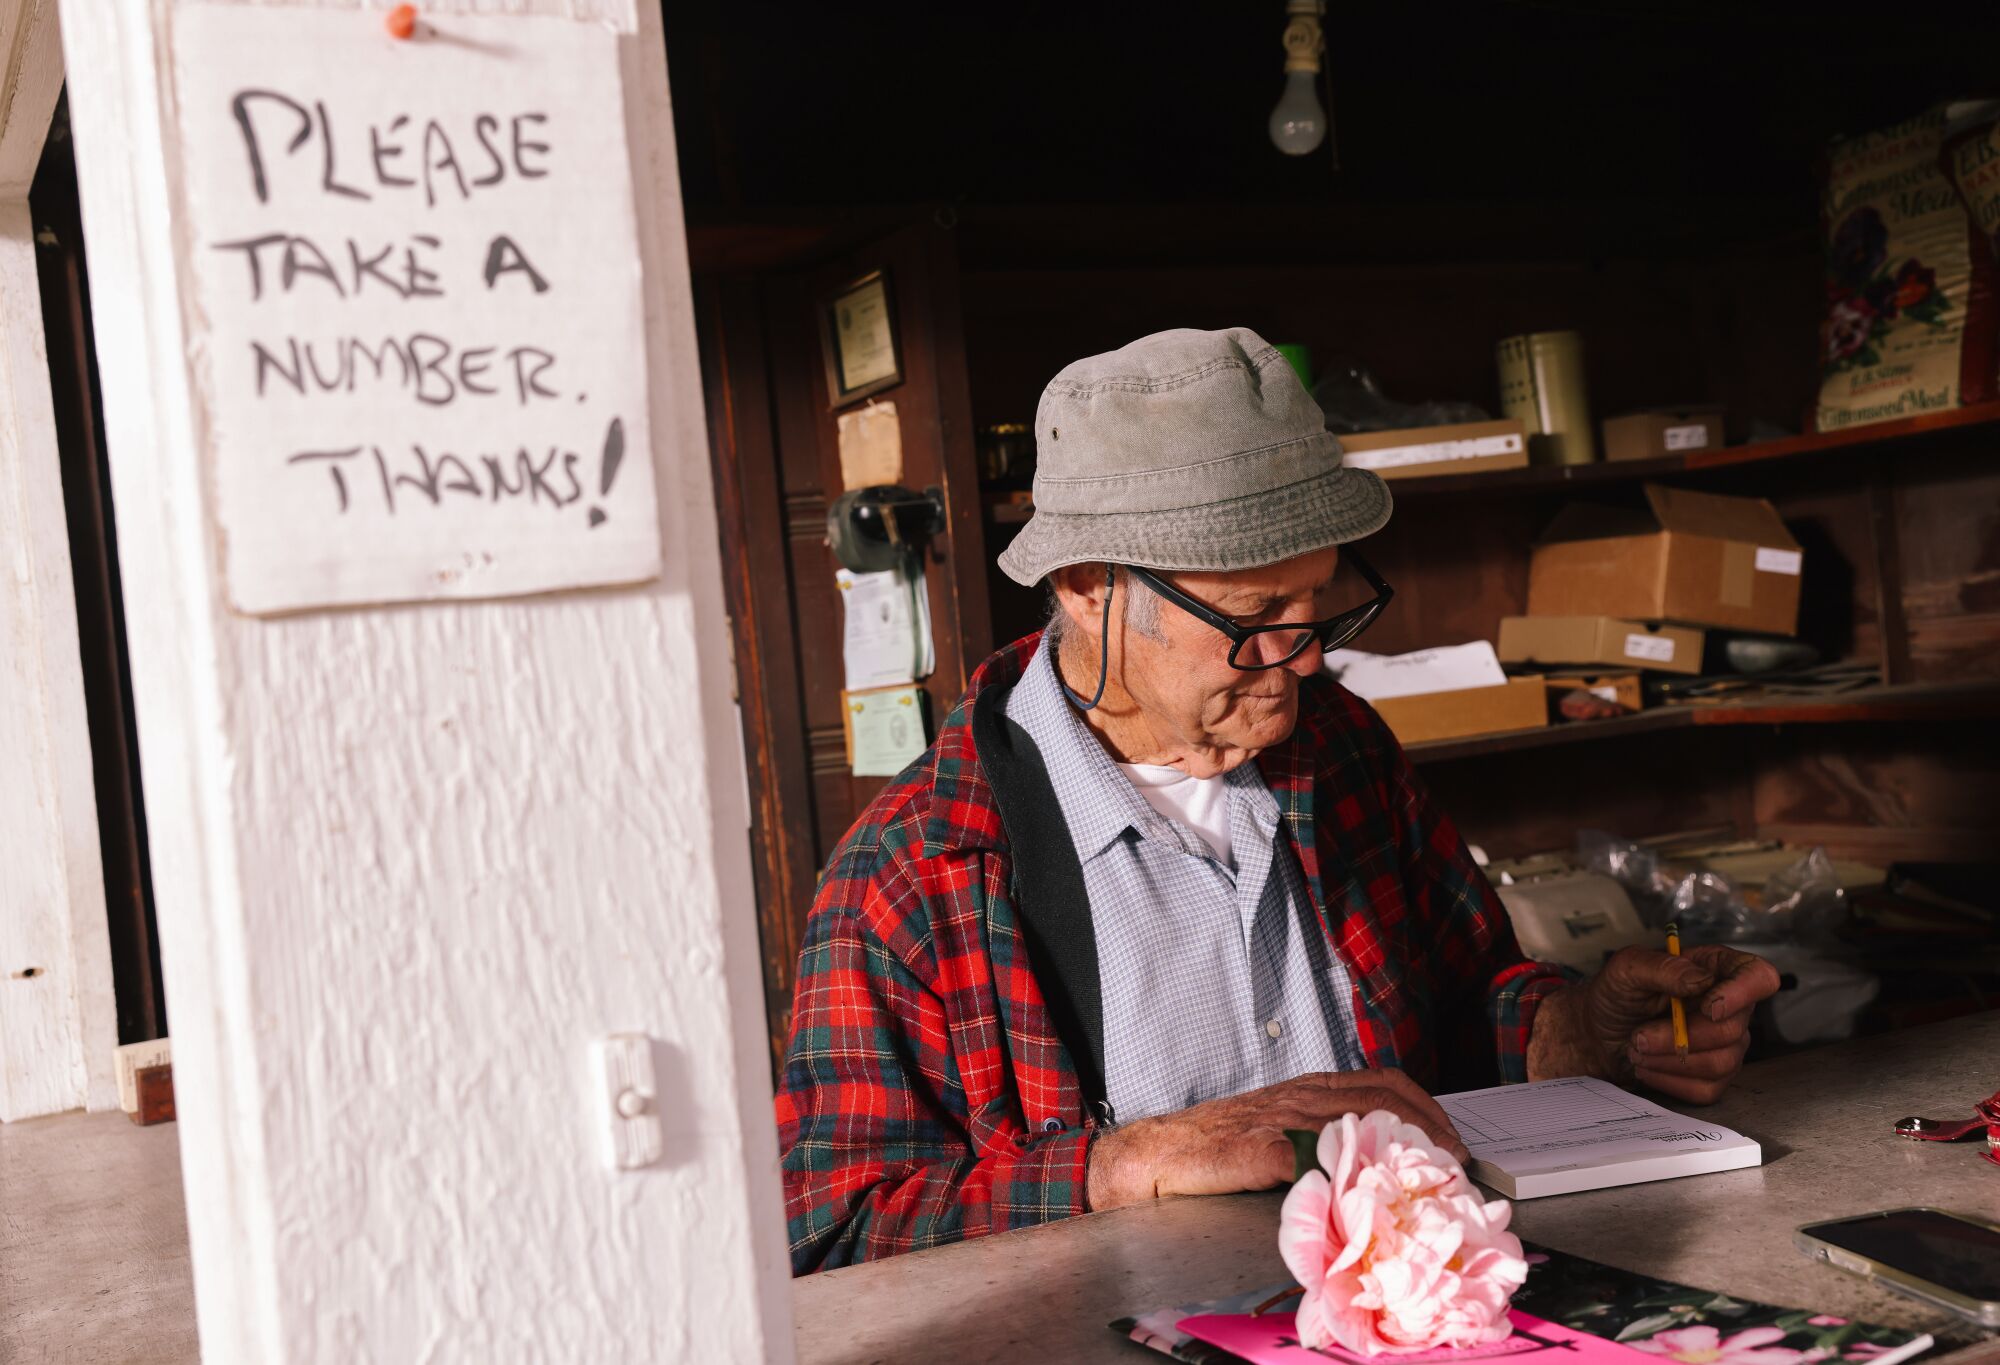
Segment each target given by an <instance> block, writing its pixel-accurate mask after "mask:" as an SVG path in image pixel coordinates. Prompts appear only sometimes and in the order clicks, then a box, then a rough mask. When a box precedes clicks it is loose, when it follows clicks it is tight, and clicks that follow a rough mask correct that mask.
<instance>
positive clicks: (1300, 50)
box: [1283, 0, 1326, 72]
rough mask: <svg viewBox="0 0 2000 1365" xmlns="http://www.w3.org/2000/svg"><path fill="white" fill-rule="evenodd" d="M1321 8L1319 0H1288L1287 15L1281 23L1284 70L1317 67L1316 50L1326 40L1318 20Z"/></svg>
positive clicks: (1318, 51) (1317, 53)
mask: <svg viewBox="0 0 2000 1365" xmlns="http://www.w3.org/2000/svg"><path fill="white" fill-rule="evenodd" d="M1324 8H1325V7H1324V6H1323V5H1322V4H1321V3H1320V0H1288V3H1287V4H1286V5H1285V13H1287V14H1289V15H1290V16H1291V18H1290V19H1289V20H1287V21H1286V23H1285V36H1284V39H1283V42H1284V45H1285V70H1287V71H1315V72H1316V71H1318V70H1319V54H1320V51H1321V49H1322V48H1323V47H1324V46H1325V43H1326V38H1325V35H1324V34H1323V33H1322V32H1321V31H1320V23H1319V19H1320V15H1321V14H1322V13H1323V12H1324Z"/></svg>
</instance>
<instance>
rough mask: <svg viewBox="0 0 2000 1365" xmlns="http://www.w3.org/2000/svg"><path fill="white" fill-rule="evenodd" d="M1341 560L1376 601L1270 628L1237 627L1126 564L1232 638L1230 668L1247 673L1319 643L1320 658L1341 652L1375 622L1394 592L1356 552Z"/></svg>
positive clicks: (1285, 661)
mask: <svg viewBox="0 0 2000 1365" xmlns="http://www.w3.org/2000/svg"><path fill="white" fill-rule="evenodd" d="M1340 557H1341V560H1342V561H1343V562H1344V563H1348V564H1352V565H1353V566H1354V568H1355V571H1356V572H1358V573H1359V574H1360V575H1361V578H1362V581H1364V582H1365V583H1367V584H1368V586H1369V587H1371V588H1373V589H1374V590H1375V597H1374V599H1373V600H1372V601H1368V602H1363V603H1362V604H1361V605H1360V606H1358V607H1350V608H1348V609H1347V610H1346V611H1343V612H1341V613H1340V614H1339V615H1338V616H1329V617H1327V618H1326V619H1325V620H1324V621H1281V622H1279V623H1278V624H1276V625H1271V626H1239V625H1237V624H1236V623H1235V622H1234V621H1232V620H1230V619H1229V618H1228V617H1227V616H1224V615H1222V614H1221V613H1220V612H1218V611H1215V610H1213V609H1211V608H1209V607H1207V606H1204V605H1203V604H1202V603H1200V602H1197V601H1196V600H1195V599H1194V598H1192V597H1189V596H1188V595H1187V594H1186V593H1184V592H1182V591H1181V590H1180V589H1179V588H1177V587H1175V586H1174V585H1173V584H1171V583H1169V582H1167V580H1166V579H1164V578H1162V577H1160V576H1159V575H1158V574H1156V573H1153V572H1152V571H1151V570H1148V569H1141V568H1137V567H1135V566H1133V565H1129V564H1128V565H1126V566H1125V571H1126V572H1127V573H1129V574H1131V575H1132V576H1133V577H1134V578H1136V579H1138V580H1139V581H1140V582H1141V583H1144V584H1145V585H1146V586H1147V587H1149V588H1151V589H1152V590H1153V591H1154V592H1156V593H1158V594H1159V595H1160V596H1162V597H1164V598H1166V599H1167V600H1168V601H1169V602H1171V603H1173V604H1174V605H1175V606H1177V607H1179V608H1180V609H1181V610H1182V611H1184V612H1186V613H1187V614H1188V615H1190V616H1192V617H1194V618H1195V619H1197V620H1199V621H1202V622H1205V623H1206V624H1208V625H1211V626H1213V627H1215V628H1216V629H1217V630H1219V631H1221V632H1222V633H1223V634H1224V635H1227V636H1228V637H1229V642H1230V643H1229V666H1230V667H1231V668H1234V669H1240V670H1241V671H1243V672H1245V673H1255V672H1257V671H1259V670H1260V669H1266V668H1277V667H1278V666H1279V665H1281V664H1288V663H1290V662H1291V661H1292V660H1294V659H1296V658H1298V657H1299V655H1301V654H1303V653H1305V652H1306V650H1307V649H1308V648H1309V647H1310V646H1311V645H1312V644H1313V642H1314V641H1315V640H1316V641H1318V642H1319V648H1320V652H1321V653H1322V654H1325V653H1330V652H1331V651H1333V650H1336V649H1339V648H1340V647H1341V646H1342V645H1344V644H1347V643H1349V642H1350V641H1352V640H1353V639H1354V638H1355V637H1356V636H1357V635H1359V634H1361V632H1362V631H1364V630H1366V629H1368V627H1370V626H1372V625H1374V624H1375V618H1376V617H1378V616H1380V615H1381V614H1382V608H1384V607H1386V606H1388V605H1389V599H1390V598H1392V597H1394V596H1395V595H1396V590H1395V589H1394V588H1392V587H1390V586H1389V584H1388V582H1387V581H1386V580H1385V579H1384V578H1383V577H1382V575H1381V574H1378V573H1376V572H1375V570H1374V568H1373V567H1372V566H1370V565H1369V563H1368V561H1367V560H1365V559H1363V558H1362V557H1361V556H1360V555H1358V554H1356V553H1354V552H1353V551H1352V550H1343V551H1342V552H1341V556H1340Z"/></svg>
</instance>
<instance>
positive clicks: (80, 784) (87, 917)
mask: <svg viewBox="0 0 2000 1365" xmlns="http://www.w3.org/2000/svg"><path fill="white" fill-rule="evenodd" d="M0 52H7V53H10V54H14V60H12V61H11V62H10V63H9V64H8V66H7V67H6V68H5V69H4V70H0V1122H5V1121H7V1120H11V1119H21V1118H31V1117H33V1116H35V1115H37V1114H53V1113H57V1112H59V1111H61V1110H64V1109H78V1108H85V1107H87V1108H91V1109H112V1108H116V1107H117V1104H118V1083H117V1080H116V1078H115V1076H114V1074H113V1070H112V1061H111V1050H112V1048H114V1047H115V1046H117V1043H118V1012H117V1002H116V1001H115V999H114V998H113V995H112V989H111V950H110V945H109V936H108V933H107V930H106V924H105V911H104V864H103V860H102V854H101V852H100V850H99V848H98V843H97V794H96V791H95V790H94V788H93V786H92V783H91V756H90V730H89V724H88V721H87V720H86V718H85V714H84V705H83V672H82V668H81V666H80V664H79V662H78V658H77V636H76V596H75V592H74V590H73V588H72V585H71V582H70V567H69V528H68V524H67V522H66V521H65V520H64V517H63V492H62V465H61V462H60V459H59V457H58V454H57V451H56V428H55V412H54V410H53V408H52V407H51V405H50V401H49V366H48V355H47V349H46V347H45V345H44V342H43V338H42V300H41V289H40V286H39V285H38V284H37V282H36V278H35V237H34V227H33V224H32V222H31V221H30V219H29V216H28V188H29V186H30V185H31V184H33V182H34V178H35V167H36V165H37V163H38V162H39V161H40V159H41V153H42V142H43V139H44V138H45V137H46V136H47V134H48V129H49V118H50V115H51V114H52V113H53V112H54V111H55V105H56V97H57V95H58V94H59V93H60V92H61V90H62V51H61V41H60V38H59V36H58V33H57V28H56V10H55V0H0Z"/></svg>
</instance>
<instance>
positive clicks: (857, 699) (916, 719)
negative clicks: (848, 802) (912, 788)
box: [840, 686, 929, 777]
mask: <svg viewBox="0 0 2000 1365" xmlns="http://www.w3.org/2000/svg"><path fill="white" fill-rule="evenodd" d="M840 704H841V710H842V712H843V716H844V719H845V721H846V723H847V755H848V762H849V764H850V765H851V766H852V768H853V770H854V775H855V776H856V777H894V776H895V775H896V774H897V773H899V772H901V771H903V769H904V768H905V767H907V766H908V765H909V763H910V760H911V759H914V758H916V757H918V756H919V755H921V754H922V753H923V751H924V746H925V745H926V744H928V743H929V740H928V739H927V738H926V736H925V734H924V705H923V695H922V691H921V689H919V688H917V687H914V686H910V687H884V688H878V689H876V690H875V691H872V692H843V693H841V696H840Z"/></svg>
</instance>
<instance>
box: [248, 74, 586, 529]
mask: <svg viewBox="0 0 2000 1365" xmlns="http://www.w3.org/2000/svg"><path fill="white" fill-rule="evenodd" d="M229 107H230V113H231V115H232V117H233V120H234V123H235V126H236V128H237V130H238V133H239V134H240V137H241V145H242V151H243V168H244V173H245V175H246V177H247V182H248V186H249V188H250V190H251V191H252V192H253V193H254V195H255V197H256V200H257V202H258V203H259V204H265V205H268V204H272V203H274V202H279V203H284V202H286V201H289V202H290V203H293V204H297V205H298V206H299V207H300V208H301V209H302V210H308V209H310V208H311V207H313V206H314V204H315V203H316V202H317V203H325V202H326V201H329V200H339V201H345V202H348V203H349V204H356V203H361V204H379V205H381V206H382V208H383V211H384V217H385V218H391V219H395V220H398V221H399V222H401V223H405V224H407V223H408V221H409V218H410V215H411V214H412V213H413V212H416V213H419V214H421V213H426V212H428V211H432V210H437V209H439V208H440V206H443V208H444V209H446V210H447V211H448V210H450V209H451V208H452V207H453V206H462V205H465V204H468V203H472V202H474V201H476V200H477V199H478V198H479V197H480V196H482V195H486V196H488V197H492V196H493V195H494V192H495V191H496V190H498V189H499V188H500V187H502V186H507V185H515V186H518V185H520V184H521V183H523V182H532V181H537V180H542V179H545V178H546V177H547V176H548V175H549V171H550V165H551V162H552V160H553V158H554V156H555V155H556V152H555V148H554V147H553V146H552V142H551V139H552V134H551V132H550V129H549V118H548V116H547V115H546V114H542V113H535V112H521V113H514V114H509V115H505V116H502V115H498V114H490V113H480V114H475V115H472V116H471V117H469V118H468V119H466V120H465V122H464V126H462V127H458V128H456V129H454V128H451V127H447V126H446V124H445V123H444V122H442V121H440V120H438V119H426V120H422V121H418V120H415V119H413V118H411V117H409V116H407V115H395V116H391V117H387V118H384V119H383V120H382V121H380V122H370V123H368V124H367V125H366V129H365V135H364V136H363V137H362V138H360V139H358V140H357V141H354V142H350V141H348V140H346V139H345V138H343V137H341V136H337V134H336V127H337V125H336V124H335V123H334V121H333V120H331V119H330V118H329V117H328V112H327V106H326V103H325V102H324V101H319V100H313V101H306V100H300V99H295V98H293V97H292V96H290V95H287V94H284V93H282V92H279V91H276V90H241V91H238V92H236V93H235V94H234V95H233V96H231V97H230V104H229ZM348 136H350V137H351V129H350V132H349V134H348ZM516 202H518V200H517V201H516ZM566 211H578V210H577V206H573V205H557V204H554V203H551V204H550V205H548V207H547V212H548V214H549V215H550V216H551V217H553V216H554V215H556V214H559V213H562V212H566ZM209 245H210V246H211V247H212V249H213V250H215V251H217V252H221V253H224V254H225V255H227V256H230V257H233V258H235V259H237V260H239V261H240V262H241V264H242V268H243V270H244V272H245V274H244V276H243V280H244V282H245V284H246V285H247V288H248V292H249V298H250V301H251V302H252V303H253V304H255V303H259V302H262V301H265V300H269V299H275V298H281V297H293V296H305V297H310V298H312V301H313V302H314V303H315V307H317V304H318V301H319V300H320V299H323V300H324V301H325V303H326V304H327V305H328V307H329V310H330V312H331V313H332V314H333V315H338V313H339V312H340V310H341V309H342V308H343V306H346V307H358V308H361V309H362V310H364V312H365V313H368V314H376V313H377V312H378V308H379V306H381V305H384V304H386V305H388V306H390V307H396V306H398V305H401V304H405V303H408V302H410V301H414V300H426V299H440V298H445V297H446V296H447V294H448V293H450V292H452V291H454V290H458V289H469V290H472V291H478V292H484V293H489V294H494V295H499V294H502V293H504V292H514V293H517V294H518V295H519V296H520V298H521V299H522V300H523V302H524V308H523V310H522V311H526V310H527V309H528V308H532V304H528V303H527V301H529V300H533V299H534V298H535V297H536V296H539V295H543V294H547V293H548V292H549V290H550V287H551V285H550V280H549V277H548V275H547V273H546V272H545V271H544V269H543V268H542V267H541V266H540V265H538V264H537V262H536V261H534V260H532V259H531V258H530V256H529V254H528V252H527V251H525V250H524V249H523V247H522V246H521V244H520V243H519V242H518V241H517V240H516V238H515V236H514V235H513V234H512V233H509V232H504V231H491V232H485V231H482V232H481V233H480V234H479V237H478V240H476V241H455V240H447V239H446V238H445V237H443V236H440V235H438V234H434V233H429V232H404V231H398V232H395V233H391V234H382V235H377V236H374V237H368V238H364V237H358V236H354V235H347V234H342V235H339V236H327V235H314V234H312V233H308V232H304V231H273V232H262V233H256V234H252V235H248V236H239V237H231V238H229V239H228V240H222V241H212V242H211V243H210V244H209ZM467 248H470V249H471V250H470V251H469V252H468V251H467ZM246 344H247V345H248V347H249V352H250V354H249V363H250V369H251V374H252V381H253V391H254V393H255V395H256V397H257V398H259V399H265V398H287V397H293V398H306V399H313V398H318V397H321V396H339V395H355V396H363V397H368V398H377V397H381V398H388V397H401V398H406V399H408V400H410V401H412V402H414V403H416V404H418V405H420V406H421V407H423V408H428V409H439V408H451V407H455V406H457V405H464V404H474V403H482V402H484V403H488V404H497V405H499V406H502V407H507V408H516V409H518V408H525V407H530V406H535V405H541V404H548V403H553V402H556V401H557V400H560V399H563V398H565V397H573V398H574V401H575V402H577V403H582V402H583V401H585V399H586V398H587V397H588V394H586V393H582V392H578V393H575V394H574V395H569V394H566V393H565V391H564V390H563V389H562V388H561V387H560V384H559V380H558V376H557V373H556V369H557V363H558V357H557V355H556V354H555V352H554V351H552V350H550V349H548V348H547V347H545V346H537V345H532V344H527V343H516V344H506V343H504V342H501V343H491V344H486V343H482V344H477V345H466V344H464V342H463V341H462V340H458V339H454V338H451V337H446V336H442V335H439V334H438V333H437V332H436V331H432V330H428V329H425V328H421V327H418V328H412V329H410V330H407V331H403V330H397V331H394V332H389V331H378V330H369V331H367V332H366V334H361V332H360V329H355V328H335V329H332V331H331V334H322V335H318V336H309V337H301V336H275V335H266V336H261V337H250V338H247V339H246ZM480 425H490V423H480ZM595 426H596V424H595V423H593V429H595ZM477 444H479V445H486V446H494V445H497V446H501V447H503V448H501V449H491V448H488V449H475V450H461V451H453V450H447V449H428V448H426V447H425V446H424V445H422V444H418V443H415V442H411V443H408V444H407V445H406V446H399V447H397V448H395V449H392V450H385V449H384V447H383V445H382V444H381V443H378V442H373V441H365V440H364V441H356V442H354V443H352V444H347V443H341V442H330V443H327V444H325V445H323V446H318V447H314V448H312V449H306V450H299V451H296V452H293V453H291V454H290V455H289V456H288V457H287V463H289V464H291V465H293V466H295V467H298V468H299V469H301V471H323V472H324V474H325V476H326V477H327V479H328V480H329V482H328V488H329V490H330V492H331V494H332V495H333V498H334V501H335V504H336V506H337V508H338V511H339V512H340V513H342V514H344V513H346V512H347V511H348V510H349V509H350V507H352V506H353V503H354V500H355V498H356V497H357V496H360V490H361V488H362V487H364V486H369V487H371V488H377V489H379V493H380V498H381V504H382V506H383V508H384V509H385V510H386V511H387V512H388V513H389V514H390V515H392V516H393V515H395V514H396V513H397V511H398V509H399V507H401V506H403V505H406V504H408V503H410V502H412V501H415V502H416V503H417V505H420V506H423V505H428V506H433V507H434V506H438V505H440V504H443V503H444V502H445V501H446V500H447V498H454V499H456V500H480V501H484V502H488V503H500V502H501V501H503V500H512V499H519V498H525V499H527V500H529V501H530V502H534V503H539V504H545V505H547V506H548V507H550V508H551V509H554V510H558V511H560V510H561V509H563V508H565V507H568V506H570V505H571V504H573V503H577V502H580V501H582V500H583V499H585V498H586V497H588V496H590V493H589V492H588V491H587V486H588V485H589V484H595V485H596V488H595V493H596V495H597V496H598V497H603V496H607V495H608V494H609V493H610V491H611V486H612V481H613V480H614V479H615V477H616V475H617V472H618V465H619V463H620V461H621V459H622V457H623V454H624V433H623V423H622V422H621V421H620V419H619V418H618V417H616V416H612V417H611V418H610V419H609V421H608V423H607V424H606V425H605V427H604V429H603V430H602V432H601V433H600V434H597V435H594V436H593V438H592V439H591V440H590V442H589V443H588V444H589V445H591V446H592V447H593V448H594V449H595V453H596V460H595V465H596V468H595V469H594V470H580V466H582V465H583V462H584V457H583V456H582V455H580V454H579V453H578V452H577V451H575V450H569V449H565V448H563V447H562V446H561V445H545V444H539V443H538V444H537V446H536V448H534V449H530V448H529V447H528V446H526V445H518V444H513V443H512V442H499V441H492V440H491V439H490V438H480V439H479V440H478V442H477ZM507 447H511V448H507ZM591 473H594V474H595V476H596V477H595V478H594V479H593V478H590V477H589V475H590V474H591ZM316 476H317V475H316ZM373 495H374V494H373V492H372V491H371V493H370V494H369V496H371V497H372V496H373ZM605 520H606V514H605V512H604V511H603V510H602V508H600V507H597V506H592V507H591V508H590V511H589V524H590V525H591V526H593V527H595V526H598V525H601V524H602V523H603V522H604V521H605Z"/></svg>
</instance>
